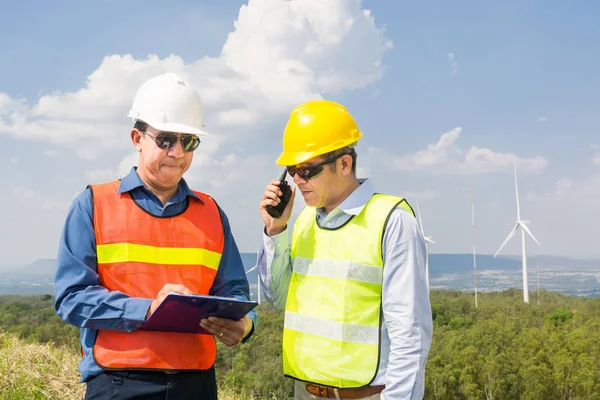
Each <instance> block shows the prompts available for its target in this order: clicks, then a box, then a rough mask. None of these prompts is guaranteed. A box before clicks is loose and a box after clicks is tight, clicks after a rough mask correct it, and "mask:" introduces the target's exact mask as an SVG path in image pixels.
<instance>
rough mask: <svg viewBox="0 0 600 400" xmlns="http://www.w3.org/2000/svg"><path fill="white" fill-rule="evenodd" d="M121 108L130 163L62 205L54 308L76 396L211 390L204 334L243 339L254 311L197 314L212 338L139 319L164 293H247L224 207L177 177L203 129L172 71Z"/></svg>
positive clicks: (194, 395)
mask: <svg viewBox="0 0 600 400" xmlns="http://www.w3.org/2000/svg"><path fill="white" fill-rule="evenodd" d="M129 117H131V118H132V119H133V121H134V126H133V129H132V130H131V132H130V137H131V141H132V142H133V145H134V147H135V148H136V150H137V151H138V152H139V161H138V167H137V168H132V169H131V171H130V172H129V174H128V175H127V176H125V177H124V178H122V179H120V180H115V181H112V182H107V183H102V184H97V185H90V186H88V187H87V188H86V190H85V191H83V192H82V193H81V194H80V195H79V196H78V197H77V198H76V199H75V200H74V202H73V203H72V205H71V208H70V210H69V213H68V215H67V218H66V222H65V225H64V229H63V234H62V237H61V239H60V244H59V250H58V268H57V272H56V279H55V292H56V301H55V309H56V312H57V313H58V315H59V316H60V317H61V318H62V319H63V320H64V321H66V322H68V323H70V324H73V325H75V326H77V327H80V328H81V347H82V359H81V361H80V363H79V371H80V372H81V374H82V377H81V381H82V382H86V383H87V388H86V389H87V390H86V399H107V398H111V399H134V398H135V399H142V398H143V399H167V398H168V399H170V400H171V399H200V398H201V399H216V398H217V387H216V380H215V372H214V367H213V364H214V361H215V357H216V343H215V339H214V337H216V338H217V339H218V340H220V341H221V342H223V343H224V344H226V345H227V346H234V345H236V344H238V343H240V342H241V341H245V340H247V339H248V337H249V336H250V335H251V333H252V332H253V329H254V324H255V321H256V313H255V312H254V311H252V312H250V313H249V314H248V315H247V316H245V317H243V318H242V319H241V320H239V321H232V320H227V319H220V318H216V319H213V318H212V317H211V320H210V321H207V320H203V321H202V323H201V325H202V326H203V327H204V328H205V329H206V330H208V331H209V332H210V333H212V334H213V335H214V337H213V336H212V335H206V334H204V335H199V334H188V333H174V332H153V331H146V330H143V329H139V328H140V327H141V326H142V325H143V324H144V321H145V320H146V319H147V318H148V317H149V316H150V315H151V314H152V313H153V312H154V311H155V310H156V308H157V307H158V306H159V305H160V303H161V302H162V301H163V299H164V298H165V297H166V295H167V294H169V293H170V292H176V293H181V294H188V295H190V294H210V295H217V296H227V297H236V298H239V299H244V300H246V299H248V298H249V290H248V289H249V288H248V281H247V279H246V274H245V271H244V267H243V264H242V260H241V257H240V254H239V251H238V249H237V246H236V244H235V240H234V238H233V235H232V233H231V229H230V226H229V222H228V219H227V216H226V215H225V213H224V212H223V210H221V209H220V207H219V206H218V205H217V204H216V202H215V201H214V200H213V199H212V198H211V197H210V196H209V195H207V194H205V193H202V192H197V191H192V190H191V189H190V188H189V187H188V185H187V183H186V182H185V180H184V179H183V174H184V173H185V172H186V171H187V170H188V168H189V167H190V165H191V163H192V158H193V154H194V150H196V148H197V147H198V145H199V144H200V137H201V136H203V135H205V133H204V132H203V130H202V104H201V100H200V96H199V95H198V92H197V91H196V90H195V89H194V88H193V87H191V86H190V85H189V84H188V83H187V82H186V81H184V80H183V79H182V78H181V77H179V76H177V75H175V74H170V73H167V74H163V75H159V76H157V77H154V78H152V79H150V80H148V81H146V82H145V83H144V84H143V85H142V86H141V87H140V88H139V90H138V92H137V94H136V96H135V99H134V102H133V106H132V108H131V110H130V112H129Z"/></svg>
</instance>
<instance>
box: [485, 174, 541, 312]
mask: <svg viewBox="0 0 600 400" xmlns="http://www.w3.org/2000/svg"><path fill="white" fill-rule="evenodd" d="M514 170H515V193H516V196H517V223H516V224H515V227H514V228H513V229H512V231H510V233H509V234H508V236H507V237H506V239H505V240H504V243H502V245H501V246H500V248H499V249H498V251H497V252H496V254H494V257H496V256H497V255H498V253H500V250H502V248H503V247H504V245H506V243H508V241H509V240H510V239H511V238H512V237H513V236H514V235H515V233H516V232H517V230H518V229H519V228H521V256H522V259H523V261H522V262H523V300H524V301H525V303H529V286H528V283H527V250H526V246H525V234H526V233H527V234H528V235H529V236H530V237H531V238H532V239H533V241H534V242H536V243H537V245H538V246H539V245H540V243H539V242H538V241H537V239H536V238H535V236H533V233H531V231H530V230H529V228H528V227H527V224H529V223H530V221H526V220H522V219H521V208H520V205H519V187H518V185H517V168H516V167H514Z"/></svg>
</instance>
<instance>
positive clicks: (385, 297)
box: [257, 179, 433, 400]
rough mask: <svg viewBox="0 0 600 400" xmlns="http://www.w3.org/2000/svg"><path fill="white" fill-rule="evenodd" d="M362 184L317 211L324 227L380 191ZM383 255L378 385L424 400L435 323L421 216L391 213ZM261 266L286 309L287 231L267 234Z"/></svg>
mask: <svg viewBox="0 0 600 400" xmlns="http://www.w3.org/2000/svg"><path fill="white" fill-rule="evenodd" d="M359 182H360V183H361V185H360V186H359V187H358V188H357V189H356V190H355V191H354V192H352V193H351V194H350V196H348V197H347V198H346V199H345V200H344V201H343V202H342V203H341V204H340V205H339V206H338V207H337V208H336V209H334V210H332V211H331V212H330V213H327V212H325V210H324V209H317V210H316V211H317V219H318V220H319V223H320V225H321V226H323V227H326V228H336V227H339V226H341V225H342V224H344V223H346V222H347V221H348V220H349V219H350V218H351V217H352V216H353V215H358V214H359V213H360V212H361V211H362V210H363V208H364V207H365V205H366V204H367V202H368V201H369V199H370V198H371V196H372V195H373V194H374V193H375V190H374V187H373V185H372V184H371V182H370V181H369V180H363V179H361V180H359ZM383 254H384V257H383V258H384V267H383V287H382V302H383V310H382V314H383V315H382V316H383V318H382V321H383V322H382V325H381V346H380V362H379V370H378V372H377V376H376V377H375V380H374V381H373V383H372V385H385V390H384V391H383V392H382V393H381V398H382V400H392V399H393V400H401V399H402V400H414V399H421V398H423V392H424V386H425V363H426V361H427V356H428V354H429V348H430V345H431V335H432V329H433V321H432V316H431V306H430V302H429V292H428V290H427V281H426V277H425V257H426V254H425V240H424V238H423V235H422V233H421V229H420V228H419V226H418V224H417V221H416V219H415V218H414V217H413V216H412V215H411V214H410V213H408V212H406V211H405V210H404V209H401V208H397V209H396V210H394V212H392V215H391V216H390V219H389V221H388V224H387V227H386V230H385V234H384V238H383ZM257 270H258V273H259V276H260V281H261V285H262V287H263V289H264V292H265V295H266V297H267V300H268V301H269V302H270V303H271V304H273V305H274V306H275V307H276V308H278V309H283V308H285V302H286V299H287V293H288V288H289V283H290V278H291V274H292V268H291V259H290V248H289V237H288V231H287V229H286V230H285V231H283V232H281V233H280V234H278V235H275V236H273V237H269V236H267V235H266V234H263V243H262V246H261V248H260V249H259V253H258V259H257ZM297 387H298V386H297Z"/></svg>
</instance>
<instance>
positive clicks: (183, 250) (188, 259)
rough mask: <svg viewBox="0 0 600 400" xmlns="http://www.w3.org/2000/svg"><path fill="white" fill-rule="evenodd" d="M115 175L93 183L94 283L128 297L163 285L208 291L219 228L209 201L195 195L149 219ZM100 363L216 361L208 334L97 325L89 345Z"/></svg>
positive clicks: (200, 366) (190, 364)
mask: <svg viewBox="0 0 600 400" xmlns="http://www.w3.org/2000/svg"><path fill="white" fill-rule="evenodd" d="M118 187H119V181H113V182H109V183H104V184H100V185H92V186H91V189H92V197H93V206H94V211H93V213H94V232H95V235H96V252H97V259H98V275H99V276H100V285H102V286H104V287H105V288H107V289H108V290H110V291H119V292H122V293H125V294H126V295H129V296H131V297H141V298H146V299H154V298H156V296H157V294H158V292H159V291H160V290H161V289H162V287H163V286H164V285H165V284H166V283H174V284H182V285H185V286H186V287H187V288H189V289H190V290H191V291H192V292H193V293H196V294H208V292H209V290H210V288H211V286H212V284H213V281H214V279H215V275H216V274H217V269H218V268H219V262H220V260H221V256H222V254H223V245H224V241H225V238H224V234H223V225H222V221H221V216H220V214H219V209H218V207H217V204H216V203H215V201H214V200H213V199H212V198H211V197H210V196H208V195H206V194H204V193H200V192H194V193H196V194H197V195H198V196H199V197H200V198H201V199H202V200H203V203H202V202H200V201H198V200H197V199H189V200H188V201H189V205H188V207H187V209H186V210H185V211H183V212H182V213H180V214H178V215H176V216H173V217H166V218H159V217H154V216H152V215H150V214H149V213H147V212H146V211H144V210H143V209H142V208H141V207H140V206H138V205H137V204H136V203H135V201H134V200H133V198H132V197H131V195H130V194H129V193H121V194H117V190H118ZM93 356H94V359H95V360H96V362H97V363H98V364H99V365H100V366H101V367H103V368H105V369H128V368H129V369H147V370H173V371H177V370H179V371H181V370H186V371H187V370H205V369H208V368H210V367H212V365H213V364H214V362H215V357H216V343H215V339H214V337H213V336H212V335H199V334H188V333H173V332H154V331H141V330H135V331H132V332H115V331H108V330H99V331H98V335H97V337H96V341H95V343H94V347H93Z"/></svg>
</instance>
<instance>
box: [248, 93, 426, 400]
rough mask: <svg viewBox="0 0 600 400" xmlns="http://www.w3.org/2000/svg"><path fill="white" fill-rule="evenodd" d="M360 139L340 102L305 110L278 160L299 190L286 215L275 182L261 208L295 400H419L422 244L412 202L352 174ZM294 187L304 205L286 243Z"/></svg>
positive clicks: (265, 281)
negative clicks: (276, 210)
mask: <svg viewBox="0 0 600 400" xmlns="http://www.w3.org/2000/svg"><path fill="white" fill-rule="evenodd" d="M362 136H363V134H362V133H361V131H360V130H359V129H358V126H357V124H356V122H355V120H354V119H353V117H352V116H351V115H350V113H349V112H348V111H347V110H346V108H344V107H343V106H341V105H340V104H337V103H334V102H331V101H325V100H321V101H309V102H307V103H305V104H302V105H300V106H298V107H297V108H295V109H294V110H293V111H292V113H291V116H290V119H289V121H288V123H287V126H286V128H285V132H284V136H283V152H282V153H281V155H280V157H279V158H278V159H277V164H279V165H282V166H285V167H286V168H287V172H288V173H289V175H290V176H291V177H292V178H293V180H294V183H295V184H296V187H294V188H292V194H291V199H290V201H289V204H288V205H287V206H286V207H285V209H284V210H283V212H282V214H281V216H279V217H278V218H274V217H273V216H271V214H270V213H269V208H270V207H273V206H277V205H278V204H279V203H280V201H281V197H280V196H282V194H283V192H282V190H281V189H280V188H281V184H280V182H279V181H272V182H271V183H269V184H268V185H267V188H266V190H265V192H264V195H263V197H262V200H261V203H260V212H261V215H262V218H263V222H264V225H265V229H264V238H263V246H262V247H261V249H260V251H259V254H258V260H257V265H258V272H259V275H260V280H261V283H262V286H263V288H264V291H265V294H266V296H267V299H268V300H269V302H270V303H272V304H273V305H275V307H277V308H279V309H285V325H284V333H283V365H284V367H283V368H284V374H285V375H286V376H288V377H291V378H294V379H295V380H296V386H295V398H296V399H321V398H337V399H350V398H352V399H380V398H381V399H388V400H389V399H407V400H408V399H421V398H422V397H423V391H424V374H425V371H424V370H425V363H426V360H427V356H428V353H429V346H430V343H431V334H432V317H431V307H430V303H429V293H428V290H427V283H426V277H425V241H424V238H423V236H422V234H421V230H420V229H419V227H418V225H417V221H416V220H415V217H414V213H413V210H412V209H411V207H410V206H409V204H408V203H407V202H406V200H404V199H402V198H399V197H395V196H389V195H384V194H380V193H378V192H376V191H375V189H374V187H373V185H372V183H371V182H370V181H369V180H368V179H358V178H357V177H356V158H357V154H356V150H355V145H356V143H357V141H358V140H359V139H360V138H361V137H362ZM297 190H300V192H301V193H302V196H303V197H304V200H305V202H306V205H307V207H305V208H304V209H303V210H302V212H301V213H300V215H299V216H298V218H297V220H296V222H295V225H294V228H293V232H292V240H291V245H290V244H289V238H288V231H287V223H288V220H289V219H290V215H291V212H292V206H293V201H294V196H295V194H296V192H297ZM284 197H285V196H284Z"/></svg>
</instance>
